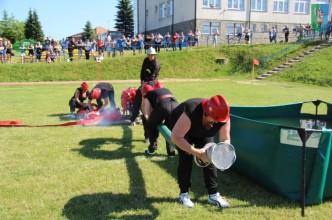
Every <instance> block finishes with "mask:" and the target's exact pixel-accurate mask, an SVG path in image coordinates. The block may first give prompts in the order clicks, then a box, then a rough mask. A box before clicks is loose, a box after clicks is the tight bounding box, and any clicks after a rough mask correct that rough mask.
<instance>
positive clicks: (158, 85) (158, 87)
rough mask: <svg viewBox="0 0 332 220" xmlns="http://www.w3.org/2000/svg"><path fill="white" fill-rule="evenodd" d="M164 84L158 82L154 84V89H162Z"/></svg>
mask: <svg viewBox="0 0 332 220" xmlns="http://www.w3.org/2000/svg"><path fill="white" fill-rule="evenodd" d="M163 87H164V86H163V84H161V83H160V82H156V83H155V84H154V85H153V88H154V89H160V88H163Z"/></svg>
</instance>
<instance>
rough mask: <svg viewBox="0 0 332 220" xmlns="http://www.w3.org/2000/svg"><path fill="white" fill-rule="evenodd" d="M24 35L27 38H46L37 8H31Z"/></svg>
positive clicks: (38, 39) (40, 39)
mask: <svg viewBox="0 0 332 220" xmlns="http://www.w3.org/2000/svg"><path fill="white" fill-rule="evenodd" d="M24 35H25V38H27V39H34V40H36V41H43V40H44V33H43V31H42V28H41V24H40V22H39V17H38V15H37V12H36V10H34V11H33V12H32V11H31V9H30V10H29V13H28V18H27V20H26V21H25V25H24Z"/></svg>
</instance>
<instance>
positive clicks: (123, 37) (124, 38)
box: [119, 35, 127, 56]
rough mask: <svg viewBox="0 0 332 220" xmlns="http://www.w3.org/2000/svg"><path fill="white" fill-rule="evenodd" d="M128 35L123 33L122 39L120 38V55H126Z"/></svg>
mask: <svg viewBox="0 0 332 220" xmlns="http://www.w3.org/2000/svg"><path fill="white" fill-rule="evenodd" d="M126 41H127V39H126V36H125V35H122V37H121V39H120V40H119V52H120V56H123V55H124V48H125V47H126Z"/></svg>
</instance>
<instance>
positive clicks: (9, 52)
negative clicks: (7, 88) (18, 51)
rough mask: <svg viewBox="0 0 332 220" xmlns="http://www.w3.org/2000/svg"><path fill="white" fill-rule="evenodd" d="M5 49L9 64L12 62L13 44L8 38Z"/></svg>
mask: <svg viewBox="0 0 332 220" xmlns="http://www.w3.org/2000/svg"><path fill="white" fill-rule="evenodd" d="M6 49H7V50H6V56H7V57H6V58H7V63H9V64H10V63H12V53H13V45H12V43H11V42H10V41H9V40H8V41H7V45H6Z"/></svg>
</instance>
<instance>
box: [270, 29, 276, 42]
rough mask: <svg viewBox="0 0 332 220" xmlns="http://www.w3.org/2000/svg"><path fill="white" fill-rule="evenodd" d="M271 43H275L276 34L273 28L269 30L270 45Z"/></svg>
mask: <svg viewBox="0 0 332 220" xmlns="http://www.w3.org/2000/svg"><path fill="white" fill-rule="evenodd" d="M272 41H274V43H277V32H276V29H275V28H274V27H272V28H271V29H270V43H272Z"/></svg>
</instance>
